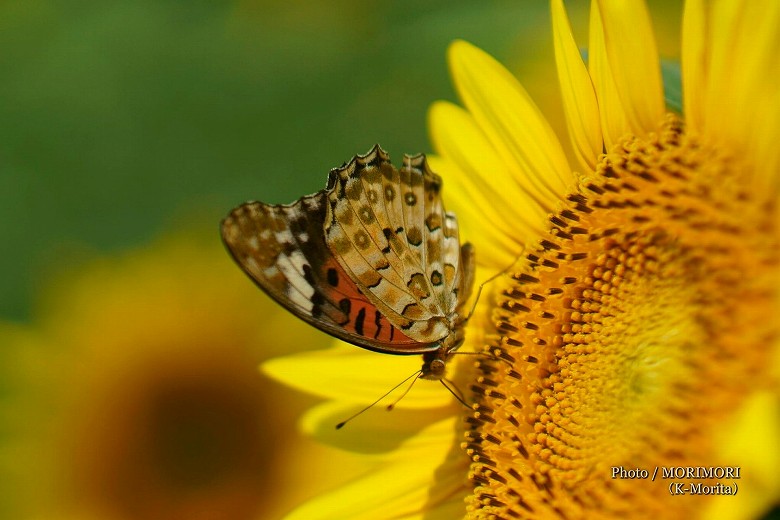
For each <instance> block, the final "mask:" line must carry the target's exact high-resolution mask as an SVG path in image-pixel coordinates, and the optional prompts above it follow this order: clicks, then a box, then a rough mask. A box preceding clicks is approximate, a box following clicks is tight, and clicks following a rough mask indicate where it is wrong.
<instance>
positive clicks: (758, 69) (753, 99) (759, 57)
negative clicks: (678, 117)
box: [686, 1, 780, 189]
mask: <svg viewBox="0 0 780 520" xmlns="http://www.w3.org/2000/svg"><path fill="white" fill-rule="evenodd" d="M708 14H709V26H710V31H709V33H708V34H707V36H708V39H707V42H706V45H707V48H708V50H709V55H708V57H707V64H708V66H709V69H708V76H707V78H706V79H707V84H706V86H705V89H704V92H702V94H701V95H702V98H703V103H704V104H705V106H704V108H703V111H704V112H705V113H706V114H707V119H706V121H704V124H703V128H702V133H704V134H705V136H706V137H707V138H708V139H709V140H710V141H711V142H712V143H713V144H716V145H721V144H724V143H725V144H728V145H729V146H730V147H731V148H733V149H738V150H740V151H741V152H742V153H744V154H746V155H747V156H749V157H751V158H753V160H754V161H755V164H756V165H758V166H759V168H760V171H761V172H766V174H767V175H769V176H770V177H771V178H770V179H769V182H770V184H773V185H775V186H776V185H777V176H778V171H777V170H778V163H779V162H780V154H778V152H777V140H778V138H780V122H779V121H778V120H779V119H780V89H778V88H777V81H776V79H775V78H776V75H777V70H778V68H780V63H778V53H780V38H778V37H777V34H778V31H780V3H778V2H725V1H720V2H713V4H712V6H711V9H710V11H709V13H708ZM735 71H738V72H735ZM686 82H687V78H686ZM735 145H736V146H735ZM756 180H758V181H759V182H761V181H763V182H766V180H767V179H766V178H764V179H761V178H759V179H756ZM759 189H760V188H759Z"/></svg>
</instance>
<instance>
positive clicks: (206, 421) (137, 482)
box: [0, 234, 360, 520]
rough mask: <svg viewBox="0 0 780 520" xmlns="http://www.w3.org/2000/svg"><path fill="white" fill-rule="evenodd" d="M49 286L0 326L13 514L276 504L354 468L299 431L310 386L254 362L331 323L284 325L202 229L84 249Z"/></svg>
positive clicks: (231, 514)
mask: <svg viewBox="0 0 780 520" xmlns="http://www.w3.org/2000/svg"><path fill="white" fill-rule="evenodd" d="M49 287H50V290H49V291H48V292H47V293H46V294H45V297H43V298H42V300H43V301H42V302H41V304H40V305H39V306H38V311H37V315H38V317H39V318H38V319H37V320H36V321H35V322H34V323H33V324H31V325H30V326H27V327H23V326H19V325H11V324H4V325H3V326H2V327H0V338H1V340H2V344H3V350H2V353H0V355H1V356H2V365H1V366H2V369H1V370H2V381H3V382H4V399H2V401H0V405H1V406H2V408H1V410H2V413H1V415H0V417H1V419H0V421H1V422H0V425H2V426H1V428H2V434H3V435H2V444H0V475H2V476H1V477H0V480H2V481H3V483H4V485H3V488H4V489H3V506H4V508H3V511H4V514H6V515H8V516H6V518H18V519H27V518H41V519H45V518H52V519H55V518H74V519H76V518H79V519H81V518H85V519H86V518H94V519H101V520H121V519H134V520H138V519H160V520H162V519H209V520H218V519H225V520H238V519H259V518H275V517H279V516H281V514H282V513H283V512H284V511H285V510H286V509H289V508H290V507H292V505H293V504H295V503H296V502H298V501H300V500H301V498H302V497H305V496H307V495H308V494H309V492H307V491H306V488H309V489H313V488H318V489H324V488H325V487H326V486H327V485H328V483H329V482H330V481H332V480H333V478H334V477H338V478H340V477H342V476H343V475H344V474H349V473H350V472H351V471H358V470H359V469H360V467H359V466H357V465H356V464H353V463H351V462H350V461H349V460H345V459H344V458H343V457H341V456H340V455H339V454H338V453H337V452H335V450H331V449H328V448H325V447H322V446H317V445H315V444H314V443H312V442H311V441H308V440H306V439H304V438H302V437H300V436H295V435H290V434H289V431H291V430H293V429H294V424H295V416H296V415H297V414H298V413H299V412H300V410H301V409H302V408H303V407H304V406H307V405H311V403H312V400H310V399H306V398H303V397H302V396H300V395H299V394H296V393H295V392H286V393H285V394H283V395H277V396H276V397H275V398H273V399H271V398H270V396H271V395H274V393H275V392H276V389H275V386H276V385H274V384H273V383H272V382H271V381H269V380H267V379H266V378H263V377H261V376H260V374H258V372H257V368H256V367H257V364H258V363H259V362H260V361H261V360H262V359H265V358H266V357H268V356H269V355H272V354H274V353H276V354H278V353H281V352H290V351H295V350H299V349H301V348H315V347H316V346H317V345H318V344H321V342H322V339H323V337H322V335H321V334H319V333H317V332H315V331H313V330H310V329H307V328H305V327H294V326H291V324H290V321H292V320H294V318H292V317H289V316H286V315H285V314H284V313H283V312H282V311H281V310H279V309H277V308H276V306H274V305H273V304H272V303H271V302H268V301H266V300H265V299H264V298H263V297H262V296H261V295H259V294H258V293H257V292H256V291H255V290H254V288H253V287H251V286H249V285H248V284H246V283H245V281H244V279H243V278H242V276H241V274H240V273H238V272H237V271H236V270H235V269H234V268H233V266H232V265H231V264H230V260H229V259H228V258H227V257H226V255H225V253H224V251H223V250H222V248H221V246H220V245H219V244H218V243H217V241H216V240H213V239H212V238H211V237H210V236H209V235H208V234H190V235H177V236H168V237H165V238H162V239H160V240H158V241H157V242H156V243H154V244H152V245H150V246H147V247H145V248H143V249H140V250H136V251H132V252H128V253H126V254H124V255H121V256H114V257H105V258H100V259H95V260H92V261H89V262H85V263H84V264H83V265H81V266H80V267H78V268H74V269H73V270H72V271H71V272H69V273H67V274H61V275H58V276H56V278H55V279H54V280H53V283H51V284H50V285H49ZM326 459H327V461H328V463H326V462H325V460H326ZM301 465H305V466H307V467H308V466H309V465H311V466H312V467H311V469H310V470H308V474H309V475H310V476H311V477H312V480H311V481H310V482H309V484H307V485H305V486H301V485H300V483H298V482H296V475H297V474H298V473H299V472H298V470H297V469H296V468H298V467H300V466H301Z"/></svg>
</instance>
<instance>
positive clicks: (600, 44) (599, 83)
mask: <svg viewBox="0 0 780 520" xmlns="http://www.w3.org/2000/svg"><path fill="white" fill-rule="evenodd" d="M588 72H589V73H590V78H591V80H592V81H593V88H594V90H595V91H596V96H597V98H598V102H599V114H600V115H601V132H602V135H603V138H604V145H605V148H606V149H607V151H609V150H610V149H611V148H612V147H613V146H614V145H615V144H616V143H617V142H618V141H619V140H620V139H621V138H623V137H624V136H626V135H629V134H630V132H631V127H630V125H629V121H628V116H627V115H626V111H625V109H624V108H623V102H622V100H621V99H620V93H619V91H618V87H617V85H616V83H615V75H614V74H613V72H612V69H611V63H610V61H609V57H608V55H607V49H606V42H605V39H604V29H603V25H602V20H601V14H600V12H599V7H598V4H597V3H596V2H592V3H591V4H590V44H589V47H588Z"/></svg>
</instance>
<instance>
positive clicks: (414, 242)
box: [325, 147, 462, 343]
mask: <svg viewBox="0 0 780 520" xmlns="http://www.w3.org/2000/svg"><path fill="white" fill-rule="evenodd" d="M440 189H441V179H440V178H439V177H438V176H437V175H435V174H434V173H432V172H431V171H430V170H429V169H428V166H427V164H426V162H425V158H424V157H423V156H421V155H420V156H415V157H408V156H407V157H405V159H404V165H403V167H402V168H401V169H396V168H395V167H393V166H392V164H391V163H390V161H389V158H388V156H387V154H385V153H384V152H383V151H382V150H381V149H380V148H378V147H376V148H374V149H373V150H372V151H371V152H369V154H367V155H365V156H361V157H356V158H355V159H353V160H352V161H350V163H348V164H347V165H345V166H344V167H342V168H339V169H336V170H333V171H332V172H331V176H330V179H329V183H328V190H326V191H327V192H328V201H329V206H328V215H327V217H326V224H325V233H326V241H327V243H328V245H329V246H330V248H331V250H333V251H334V253H335V256H336V258H337V259H338V261H339V263H340V264H341V265H342V267H344V269H345V271H347V272H348V273H352V275H353V278H354V280H355V281H356V283H357V285H358V287H359V288H360V289H361V291H362V292H363V293H364V294H365V295H366V296H367V297H368V298H369V299H370V300H371V301H372V302H374V303H375V304H377V306H378V307H380V308H381V307H382V306H384V307H387V309H385V315H386V317H387V318H388V319H389V320H390V321H391V322H392V323H394V324H395V325H396V326H397V327H398V328H400V329H401V330H403V331H404V333H405V334H406V335H408V336H409V337H411V338H413V339H416V340H418V341H420V342H424V343H425V342H434V341H437V340H439V339H441V338H443V337H445V336H447V335H448V334H449V333H450V332H451V328H452V323H451V319H450V318H451V317H452V316H453V314H454V311H455V310H456V308H457V307H458V304H459V302H460V299H459V296H458V290H459V288H460V285H461V282H462V280H461V268H460V247H459V242H458V234H457V222H456V220H455V218H454V216H453V215H452V214H447V213H445V211H444V207H443V204H442V202H441V195H440Z"/></svg>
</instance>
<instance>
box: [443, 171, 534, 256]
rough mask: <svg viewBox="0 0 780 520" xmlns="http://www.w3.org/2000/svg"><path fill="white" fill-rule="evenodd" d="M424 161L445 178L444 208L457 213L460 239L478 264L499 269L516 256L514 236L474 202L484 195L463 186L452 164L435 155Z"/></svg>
mask: <svg viewBox="0 0 780 520" xmlns="http://www.w3.org/2000/svg"><path fill="white" fill-rule="evenodd" d="M428 161H429V163H430V165H431V168H432V169H433V171H435V172H437V173H438V174H440V175H441V176H442V177H443V178H444V179H445V181H444V183H445V197H446V201H447V209H448V210H449V211H454V212H455V214H456V215H457V216H458V225H459V227H460V239H461V242H471V243H472V244H473V245H474V247H475V250H476V261H477V265H478V266H484V267H486V268H487V269H490V270H499V269H502V268H503V267H504V266H505V265H506V264H507V263H509V262H511V261H512V258H513V257H514V256H515V255H517V251H518V249H519V247H520V246H519V245H518V240H517V237H516V236H515V235H514V234H513V233H511V232H508V231H507V230H506V229H504V227H503V226H501V225H497V224H493V223H492V221H491V220H490V219H489V218H486V212H485V211H484V208H485V207H486V206H483V205H482V202H480V203H477V202H476V200H480V199H484V198H485V195H484V194H483V193H480V192H479V191H476V190H475V191H473V192H470V191H469V188H467V187H466V186H465V185H464V179H466V177H467V176H466V174H465V173H463V172H462V170H460V168H458V166H457V165H456V164H455V163H453V162H452V161H450V160H448V159H445V158H443V157H438V156H429V157H428ZM466 185H468V183H466ZM472 193H473V197H472V195H471V194H472ZM483 202H484V201H483Z"/></svg>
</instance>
